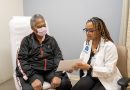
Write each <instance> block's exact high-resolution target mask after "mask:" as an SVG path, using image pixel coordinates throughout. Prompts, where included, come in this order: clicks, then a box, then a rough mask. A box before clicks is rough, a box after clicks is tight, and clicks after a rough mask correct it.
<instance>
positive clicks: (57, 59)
mask: <svg viewBox="0 0 130 90" xmlns="http://www.w3.org/2000/svg"><path fill="white" fill-rule="evenodd" d="M53 53H54V64H55V71H56V69H57V67H58V65H59V62H60V60H63V56H62V52H61V50H60V48H59V46H58V44H57V41H56V40H55V38H53ZM61 75H62V71H60V72H55V75H54V76H57V77H60V78H61V77H62V76H61Z"/></svg>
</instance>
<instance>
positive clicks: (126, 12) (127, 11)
mask: <svg viewBox="0 0 130 90" xmlns="http://www.w3.org/2000/svg"><path fill="white" fill-rule="evenodd" d="M129 3H130V1H129V0H122V19H121V29H120V35H119V44H120V45H124V46H126V47H127V49H128V72H129V77H130V68H129V66H130V4H129Z"/></svg>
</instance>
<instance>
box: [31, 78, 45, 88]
mask: <svg viewBox="0 0 130 90" xmlns="http://www.w3.org/2000/svg"><path fill="white" fill-rule="evenodd" d="M32 87H33V89H34V90H43V88H42V83H41V81H40V80H38V79H36V80H34V81H33V82H32Z"/></svg>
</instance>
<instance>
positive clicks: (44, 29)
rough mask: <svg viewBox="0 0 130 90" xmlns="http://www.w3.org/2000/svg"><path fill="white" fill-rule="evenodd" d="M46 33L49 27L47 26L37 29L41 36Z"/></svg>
mask: <svg viewBox="0 0 130 90" xmlns="http://www.w3.org/2000/svg"><path fill="white" fill-rule="evenodd" d="M46 33H47V28H46V27H42V28H39V29H37V34H38V35H39V36H45V35H46Z"/></svg>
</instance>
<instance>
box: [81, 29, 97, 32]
mask: <svg viewBox="0 0 130 90" xmlns="http://www.w3.org/2000/svg"><path fill="white" fill-rule="evenodd" d="M83 31H86V32H95V31H97V30H89V29H87V28H84V29H83Z"/></svg>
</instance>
